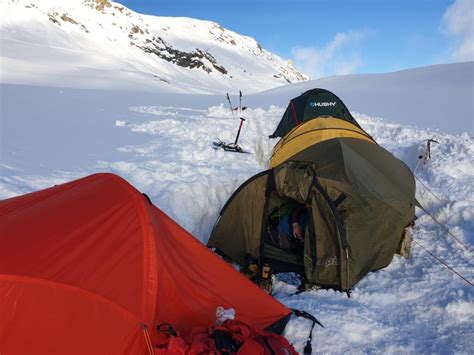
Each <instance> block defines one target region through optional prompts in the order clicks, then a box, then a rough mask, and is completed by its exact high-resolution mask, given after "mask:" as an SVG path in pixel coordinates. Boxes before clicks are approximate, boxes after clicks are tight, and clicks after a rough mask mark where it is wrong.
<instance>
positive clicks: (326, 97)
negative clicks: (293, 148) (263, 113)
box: [270, 89, 367, 138]
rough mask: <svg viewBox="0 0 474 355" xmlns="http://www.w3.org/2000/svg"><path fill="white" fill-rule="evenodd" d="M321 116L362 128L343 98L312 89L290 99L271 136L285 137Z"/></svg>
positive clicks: (326, 91)
mask: <svg viewBox="0 0 474 355" xmlns="http://www.w3.org/2000/svg"><path fill="white" fill-rule="evenodd" d="M321 116H332V117H337V118H339V119H342V120H344V121H347V122H349V123H352V124H353V125H355V126H357V127H358V128H359V129H361V127H360V126H359V124H358V123H357V121H356V120H355V119H354V117H352V115H351V113H350V112H349V110H348V109H347V107H346V105H344V103H343V102H342V101H341V99H339V98H338V97H337V96H336V95H334V94H333V93H332V92H330V91H328V90H325V89H311V90H308V91H306V92H305V93H303V94H301V95H300V96H298V97H295V98H293V99H291V100H290V103H289V104H288V107H287V108H286V111H285V113H284V114H283V117H282V119H281V120H280V123H279V124H278V126H277V128H276V130H275V132H274V133H273V134H272V135H271V136H270V138H276V137H283V136H285V135H286V134H287V133H288V132H289V131H291V130H292V129H293V128H294V127H296V126H298V125H299V124H301V123H303V122H306V121H309V120H312V119H315V118H317V117H321ZM364 133H365V132H364ZM366 135H367V133H366Z"/></svg>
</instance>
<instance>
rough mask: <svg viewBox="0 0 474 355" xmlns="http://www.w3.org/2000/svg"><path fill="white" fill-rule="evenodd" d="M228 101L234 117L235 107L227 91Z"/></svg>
mask: <svg viewBox="0 0 474 355" xmlns="http://www.w3.org/2000/svg"><path fill="white" fill-rule="evenodd" d="M227 101H228V102H229V107H230V112H232V117H233V116H234V109H233V108H232V102H230V96H229V93H227Z"/></svg>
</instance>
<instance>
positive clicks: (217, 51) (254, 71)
mask: <svg viewBox="0 0 474 355" xmlns="http://www.w3.org/2000/svg"><path fill="white" fill-rule="evenodd" d="M0 9H1V10H2V11H1V13H2V14H3V16H2V22H3V26H2V29H1V32H0V33H1V39H2V48H3V51H2V78H1V81H2V83H9V84H28V85H40V86H62V87H76V88H101V87H103V88H109V87H110V86H111V85H110V84H111V83H112V84H113V87H116V88H122V89H128V88H130V89H137V88H139V89H144V90H146V91H158V92H176V93H219V92H221V93H222V92H226V91H230V90H231V89H233V88H234V90H235V88H238V89H241V90H245V91H246V92H258V91H262V90H265V89H270V88H272V87H276V86H279V85H284V84H287V83H293V82H301V81H305V80H307V79H308V77H307V76H305V75H304V74H301V73H300V72H298V71H297V70H296V69H295V68H294V67H293V65H292V64H291V62H290V61H285V60H284V59H282V58H280V57H279V56H277V55H275V54H273V53H270V52H269V51H267V50H265V49H264V48H262V47H261V45H260V44H259V43H258V42H257V41H256V40H255V39H253V38H251V37H248V36H242V35H239V34H237V33H235V32H233V31H230V30H227V29H225V28H223V27H222V26H221V25H219V24H217V23H215V22H211V21H204V20H196V19H191V18H184V17H159V16H151V15H143V14H139V13H136V12H134V11H132V10H130V9H128V8H126V7H125V6H123V5H121V4H119V3H116V2H110V1H108V0H72V1H68V2H62V3H59V4H58V3H54V1H51V0H36V1H34V2H33V1H30V0H9V1H4V2H2V3H1V7H0ZM73 53H74V54H76V55H73ZM31 61H33V62H34V65H27V64H28V62H31ZM46 64H49V67H48V66H47V65H46ZM18 67H20V68H22V69H24V72H22V73H18V72H17V70H16V69H17V68H18ZM114 71H115V73H114ZM117 72H119V75H117ZM28 74H29V75H28ZM79 74H81V75H79ZM86 79H90V81H89V82H87V81H86Z"/></svg>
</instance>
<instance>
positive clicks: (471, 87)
mask: <svg viewBox="0 0 474 355" xmlns="http://www.w3.org/2000/svg"><path fill="white" fill-rule="evenodd" d="M312 88H325V89H327V90H330V91H332V92H334V93H337V96H338V97H339V98H340V99H342V101H343V102H344V103H345V104H346V105H347V107H349V108H350V110H352V111H356V112H363V113H365V114H367V115H370V116H372V117H383V118H384V119H385V120H389V121H394V122H396V123H400V124H402V125H403V126H407V125H409V126H414V127H418V128H431V129H439V130H440V131H441V132H446V133H463V132H468V133H469V134H470V135H471V136H473V135H474V62H472V61H471V62H464V63H452V64H440V65H432V66H427V67H422V68H414V69H408V70H402V71H399V72H393V73H383V74H352V75H340V76H333V77H328V78H321V79H317V80H310V81H307V82H302V83H298V84H295V85H287V86H283V87H277V88H273V89H271V90H267V91H265V92H261V93H258V94H257V95H255V96H256V97H258V98H259V100H260V102H265V103H272V104H278V105H280V106H285V105H286V104H287V102H288V100H289V99H291V98H293V97H296V96H298V95H300V94H301V93H303V92H305V91H306V90H309V89H312Z"/></svg>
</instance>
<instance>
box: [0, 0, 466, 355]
mask: <svg viewBox="0 0 474 355" xmlns="http://www.w3.org/2000/svg"><path fill="white" fill-rule="evenodd" d="M30 2H31V1H23V0H16V1H12V0H2V1H0V14H1V15H0V16H1V19H2V28H1V31H0V39H1V46H2V51H1V54H0V56H1V67H0V69H1V71H0V82H1V84H0V99H1V102H0V109H1V111H0V118H1V120H0V199H5V198H9V197H13V196H17V195H21V194H24V193H28V192H32V191H36V190H39V189H43V188H46V187H50V186H52V185H55V184H59V183H63V182H67V181H71V180H73V179H76V178H79V177H83V176H86V175H89V174H92V173H96V172H113V173H115V174H118V175H120V176H122V177H123V178H125V179H126V180H128V181H129V182H130V183H131V184H133V185H134V186H135V187H136V188H138V189H139V190H140V191H142V192H144V193H146V194H147V195H148V196H149V197H150V198H151V200H152V201H153V203H154V204H155V205H157V206H158V207H159V208H161V209H162V210H163V211H164V212H165V213H167V214H168V215H170V216H171V217H172V218H173V219H175V220H176V221H177V222H178V223H179V224H181V225H182V226H183V227H184V228H186V229H187V230H188V231H190V232H191V233H192V234H193V235H195V236H196V238H198V239H199V240H201V241H202V242H203V243H205V242H206V241H207V240H208V238H209V235H210V232H211V230H212V227H213V225H214V223H215V221H216V219H217V216H218V213H219V211H220V209H221V208H222V206H223V205H224V203H225V202H226V201H227V199H228V198H229V197H230V195H231V194H232V193H233V192H234V191H235V189H236V188H237V187H238V186H239V185H240V184H242V183H243V182H244V181H245V180H247V179H248V178H249V177H251V176H253V175H254V174H256V173H258V172H261V171H262V170H265V169H266V168H267V161H268V157H269V155H270V152H271V150H272V148H273V146H274V144H275V143H276V140H270V139H269V138H268V135H269V134H271V133H273V131H274V129H275V127H276V125H277V123H278V122H279V120H280V118H281V116H282V114H283V112H284V110H285V108H286V105H287V103H288V100H289V99H291V98H292V97H295V96H297V95H298V94H300V93H301V92H303V91H305V90H307V89H310V88H313V87H323V88H326V89H329V90H331V91H333V92H334V93H335V94H336V95H338V96H339V97H340V98H341V99H342V100H343V101H344V102H345V103H346V105H347V106H348V107H349V109H351V111H352V113H353V115H354V117H355V118H356V119H357V121H358V122H359V123H360V125H361V126H362V127H363V128H364V129H365V130H367V131H368V132H369V133H370V134H371V135H373V136H374V138H375V139H376V140H377V142H378V143H379V144H380V145H382V146H383V147H384V148H386V149H388V150H389V151H390V152H392V153H393V154H394V155H395V156H397V157H398V158H399V159H401V160H403V161H404V162H405V163H406V164H407V165H408V166H409V167H410V168H411V169H412V170H415V174H416V176H417V198H418V200H419V201H420V202H421V203H422V204H423V206H424V207H425V208H426V210H427V211H428V212H429V213H430V214H432V215H433V216H435V217H436V218H437V219H438V220H439V221H440V222H441V223H442V224H443V225H445V226H446V227H447V228H448V229H449V231H450V233H452V234H453V235H454V236H455V237H456V238H458V239H459V240H460V241H461V242H462V243H463V244H465V245H468V249H469V250H466V249H464V248H463V247H462V246H461V245H460V244H459V243H457V242H456V241H455V240H453V239H452V238H451V237H450V236H449V235H448V233H447V232H446V231H444V230H443V229H442V228H441V227H440V226H439V225H438V224H436V223H435V222H434V221H433V220H432V219H431V218H430V217H429V216H428V215H427V214H426V213H425V212H423V211H422V210H417V216H418V219H417V221H416V226H415V228H414V231H413V235H414V237H415V239H416V241H417V242H418V243H419V244H420V245H422V246H423V247H425V248H427V249H428V250H429V251H430V252H431V253H433V254H434V255H436V256H437V257H438V258H440V259H442V260H443V261H444V262H446V263H447V264H448V265H450V266H451V267H453V268H454V269H455V270H456V271H457V272H459V273H461V274H463V275H464V276H465V277H467V278H468V279H469V280H471V282H472V281H473V280H474V267H473V266H474V265H473V247H472V246H473V244H474V184H473V181H474V142H473V139H472V135H473V133H474V132H473V117H474V106H473V105H474V103H473V101H474V100H472V97H474V84H473V83H474V78H473V72H474V63H473V62H469V63H456V64H450V65H440V66H432V67H425V68H416V69H411V70H407V71H402V72H396V73H388V74H374V75H349V76H339V77H331V78H323V79H319V80H316V81H309V82H304V83H297V84H292V85H287V86H283V87H280V88H275V87H276V86H277V85H281V84H282V83H283V82H284V80H283V79H281V78H280V79H277V78H273V76H272V75H273V74H272V73H276V72H278V71H280V72H281V73H286V74H285V75H290V73H291V67H290V66H286V67H285V62H284V61H283V60H282V59H281V58H278V57H276V56H273V55H271V53H268V52H266V51H263V54H262V56H259V55H255V54H254V53H253V52H256V53H257V54H258V53H260V52H258V47H257V45H256V42H255V41H254V40H253V39H251V38H248V37H244V36H240V35H237V34H235V33H233V32H231V31H228V30H225V29H224V30H220V29H219V27H218V26H217V25H216V24H214V23H212V22H207V21H198V20H192V19H185V18H173V19H169V18H168V19H167V18H158V17H150V16H146V15H140V14H136V13H134V12H132V11H130V10H127V9H122V10H119V9H117V8H115V7H114V6H118V7H120V5H119V4H117V3H112V7H111V8H105V9H104V10H103V11H97V10H94V9H92V8H89V7H84V5H83V3H82V2H81V1H79V0H74V1H67V2H54V1H52V0H37V1H35V2H34V6H33V5H30ZM89 3H90V2H89ZM28 6H29V7H28ZM52 11H53V12H54V11H57V12H58V14H59V17H60V15H61V14H63V13H67V14H68V15H69V16H71V17H72V18H74V19H76V20H77V21H79V22H80V23H82V24H84V26H86V27H87V29H88V31H90V32H89V33H90V34H91V35H89V34H88V33H86V32H85V31H84V30H83V29H81V28H80V27H79V25H74V24H72V23H70V22H68V21H62V22H61V26H59V25H57V24H55V23H53V22H51V21H50V20H49V19H48V15H47V14H48V13H49V12H52ZM113 13H114V14H113ZM112 18H114V20H112ZM112 21H115V23H116V25H113V24H112V23H113V22H112ZM102 22H103V24H102ZM101 25H102V26H104V27H106V28H107V30H104V28H102V27H101ZM134 25H138V26H139V27H140V28H148V31H149V32H150V33H155V34H158V33H159V34H160V35H162V36H163V37H166V41H167V42H168V43H170V44H172V45H173V46H175V47H176V48H179V49H180V50H191V49H193V48H196V47H199V48H204V47H205V46H207V45H214V46H215V47H213V48H215V49H216V50H215V51H214V49H213V50H212V54H213V55H214V56H215V58H216V59H217V60H218V62H219V63H223V65H224V66H225V67H226V68H228V69H229V72H231V71H232V72H231V73H232V75H233V76H234V78H230V77H223V76H221V75H220V74H217V73H216V72H214V73H211V74H207V73H206V72H204V71H202V70H196V69H185V68H178V67H176V66H175V65H172V64H170V63H168V62H166V61H163V60H157V59H156V58H153V57H150V56H148V55H147V54H145V53H144V52H141V51H138V50H136V48H132V49H131V47H130V46H129V42H130V38H128V36H125V38H123V33H122V31H119V30H117V29H115V30H113V29H111V28H115V27H118V28H119V27H120V26H121V27H123V28H125V31H126V33H127V34H128V33H129V31H130V30H131V28H132V27H133V26H134ZM147 25H148V26H147ZM109 26H112V27H109ZM209 31H212V32H214V35H211V34H209V35H207V33H208V32H209ZM204 33H206V35H204ZM218 34H220V35H222V36H223V38H224V42H220V41H219V40H217V42H216V36H217V37H218V36H219V35H218ZM191 35H193V36H194V38H193V39H192V40H191ZM104 36H105V37H104ZM135 37H136V39H134V40H135V41H138V40H141V41H144V38H142V39H140V38H141V37H140V36H139V35H136V36H135ZM139 37H140V38H139ZM145 37H146V36H145ZM231 40H234V41H236V43H237V46H234V45H233V44H231V43H230V41H231ZM201 45H202V46H203V47H200V46H201ZM256 48H257V49H256ZM271 63H273V64H271ZM249 73H252V77H251V76H250V74H249ZM270 74H271V75H270ZM293 74H294V73H293ZM293 74H292V75H293ZM155 75H156V77H155ZM294 75H296V74H294ZM249 78H251V79H252V80H249ZM160 79H164V80H165V81H163V80H160ZM296 81H298V80H296ZM268 88H274V89H272V90H270V91H265V92H260V93H257V94H254V95H248V94H249V93H250V92H257V91H260V90H263V89H268ZM238 90H242V91H243V92H244V97H243V104H244V105H245V106H248V107H249V108H248V109H247V110H245V111H244V113H243V116H244V117H245V118H246V121H245V122H244V125H243V128H242V132H241V135H240V139H239V144H240V145H241V146H242V147H243V148H244V149H245V150H248V151H249V152H250V153H251V154H238V153H229V152H224V151H223V150H220V149H217V150H216V149H213V146H212V142H213V141H215V140H217V138H220V139H222V140H224V141H226V142H233V141H234V139H235V134H236V133H237V129H238V125H239V119H238V115H237V114H236V113H235V112H234V113H231V112H230V110H229V108H228V103H227V102H226V100H225V95H224V93H225V92H230V93H234V94H235V93H237V92H238ZM212 93H219V94H218V95H211V94H212ZM231 100H232V102H233V104H234V106H236V105H237V104H238V97H237V96H235V95H234V96H231ZM427 139H435V140H436V141H437V142H439V143H433V144H432V146H431V148H432V149H431V159H430V160H428V161H427V162H426V164H424V163H422V162H420V160H419V159H418V156H420V155H422V154H423V152H424V149H425V146H426V140H427ZM412 252H413V255H412V258H411V259H408V260H406V259H403V258H401V257H398V256H396V257H395V258H394V260H393V262H392V263H391V264H390V265H389V267H387V268H385V269H383V270H380V271H378V272H375V273H371V274H369V275H368V276H367V277H366V278H364V279H363V280H362V281H361V282H360V283H359V284H358V285H357V286H356V288H355V290H354V292H353V294H352V296H351V298H348V297H347V296H346V295H345V294H342V293H338V292H335V291H331V290H311V291H307V292H303V293H300V294H295V291H296V289H297V286H298V283H299V280H298V278H297V277H296V276H295V275H293V274H282V275H277V276H276V280H275V283H274V289H275V297H276V298H277V299H279V300H280V301H281V302H283V303H284V304H286V305H287V306H289V307H292V308H298V309H302V310H306V311H308V312H310V313H312V314H314V315H315V316H316V317H317V318H318V319H319V320H320V321H321V322H322V323H323V324H324V328H319V327H317V328H315V331H314V336H313V350H314V351H315V352H317V353H346V352H350V353H354V352H355V353H375V352H376V353H466V354H468V353H474V345H473V344H474V343H473V342H472V334H473V333H474V317H473V315H474V289H473V287H472V286H469V285H468V284H467V283H466V282H464V281H463V280H462V279H461V278H459V277H458V276H457V275H455V274H454V273H452V272H450V271H449V270H448V269H447V268H446V267H444V266H443V265H442V264H440V263H439V262H437V261H436V260H435V259H433V257H431V256H430V255H429V254H427V253H426V252H425V251H424V250H423V249H422V248H421V247H420V246H418V245H416V244H415V245H413V249H412ZM237 316H238V315H237ZM308 331H309V322H308V321H307V320H301V319H296V318H293V319H292V320H291V321H290V323H289V324H288V326H287V329H286V331H285V335H286V337H287V338H288V339H289V340H290V341H291V342H292V343H293V344H294V345H295V346H296V348H297V350H298V351H300V352H302V350H303V347H304V344H305V342H306V338H307V335H308Z"/></svg>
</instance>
